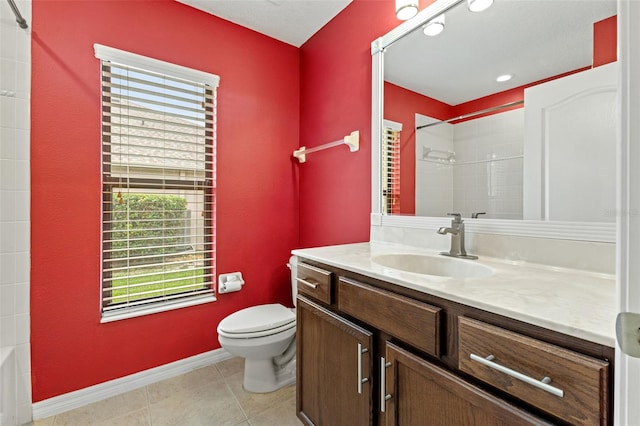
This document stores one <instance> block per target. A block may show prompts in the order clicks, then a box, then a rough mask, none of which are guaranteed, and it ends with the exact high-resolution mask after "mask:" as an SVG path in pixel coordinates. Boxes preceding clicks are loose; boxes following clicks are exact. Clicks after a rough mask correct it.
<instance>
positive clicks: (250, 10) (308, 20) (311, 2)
mask: <svg viewBox="0 0 640 426" xmlns="http://www.w3.org/2000/svg"><path fill="white" fill-rule="evenodd" d="M176 1H179V2H180V3H184V4H186V5H189V6H192V7H195V8H196V9H200V10H202V11H204V12H208V13H211V14H212V15H215V16H217V17H220V18H222V19H226V20H227V21H231V22H233V23H235V24H238V25H242V26H243V27H246V28H250V29H252V30H254V31H257V32H259V33H262V34H265V35H268V36H269V37H272V38H275V39H277V40H280V41H283V42H285V43H288V44H291V45H293V46H295V47H300V46H302V44H304V42H306V41H307V40H308V39H309V38H310V37H311V36H312V35H314V34H315V33H316V32H317V31H318V30H319V29H320V28H322V27H323V26H324V25H325V24H326V23H327V22H329V21H330V20H331V19H333V17H334V16H336V15H337V14H338V13H340V11H342V9H344V8H345V7H347V5H348V4H349V3H351V1H352V0H176Z"/></svg>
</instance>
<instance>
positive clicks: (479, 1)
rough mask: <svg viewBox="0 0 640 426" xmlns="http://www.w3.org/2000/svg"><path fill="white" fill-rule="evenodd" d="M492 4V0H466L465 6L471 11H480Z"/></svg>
mask: <svg viewBox="0 0 640 426" xmlns="http://www.w3.org/2000/svg"><path fill="white" fill-rule="evenodd" d="M492 4H493V0H467V8H468V9H469V10H470V11H472V12H482V11H483V10H486V9H488V8H489V7H490V6H491V5H492Z"/></svg>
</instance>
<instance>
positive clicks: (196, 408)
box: [149, 382, 247, 426]
mask: <svg viewBox="0 0 640 426" xmlns="http://www.w3.org/2000/svg"><path fill="white" fill-rule="evenodd" d="M149 411H150V413H151V424H152V425H153V426H164V425H167V426H169V425H190V426H191V425H193V426H199V425H203V426H204V425H207V426H218V425H220V426H222V425H229V426H232V425H237V424H238V423H242V422H243V421H245V420H246V419H247V417H246V416H245V414H244V412H243V411H242V408H241V407H240V404H239V403H238V401H237V399H236V398H235V396H234V395H233V393H232V392H231V390H230V389H229V388H228V386H227V385H226V384H225V383H224V382H222V383H221V384H216V385H215V386H201V387H199V388H198V389H193V391H192V392H187V391H184V392H180V393H179V394H176V395H175V396H173V397H170V398H165V399H163V400H162V401H160V402H158V403H155V404H151V405H150V406H149Z"/></svg>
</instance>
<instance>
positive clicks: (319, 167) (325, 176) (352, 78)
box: [300, 0, 431, 247]
mask: <svg viewBox="0 0 640 426" xmlns="http://www.w3.org/2000/svg"><path fill="white" fill-rule="evenodd" d="M422 3H424V4H422ZM428 3H431V2H421V8H422V7H425V6H426V5H427V4H428ZM399 23H400V21H398V20H397V19H396V18H395V2H394V1H393V0H379V1H371V0H354V1H353V2H352V3H351V4H350V5H349V6H348V7H347V8H345V10H343V11H342V13H340V14H339V15H338V16H336V18H334V19H333V20H332V21H330V22H329V23H328V24H327V25H325V26H324V27H323V28H322V29H321V30H320V31H319V32H318V33H316V34H315V35H314V36H313V37H312V38H311V39H310V40H309V41H307V42H306V43H305V44H304V45H303V46H302V47H301V49H300V135H301V140H300V144H301V145H305V146H307V147H310V146H316V145H321V144H323V143H327V142H331V141H335V140H337V139H341V138H342V137H344V136H345V135H348V134H349V133H350V132H351V131H353V130H359V131H360V150H359V151H358V152H355V153H351V152H349V150H348V149H347V148H346V147H342V146H341V147H338V148H332V149H329V150H326V151H320V152H318V153H314V154H312V155H310V156H309V158H308V159H307V162H306V163H305V164H304V165H302V166H301V167H300V245H301V246H304V247H310V246H319V245H328V244H341V243H350V242H360V241H368V240H369V217H370V212H371V42H372V41H373V40H375V39H376V38H378V37H380V36H382V35H384V34H385V33H387V32H388V31H389V30H390V29H392V28H393V27H395V26H396V25H398V24H399Z"/></svg>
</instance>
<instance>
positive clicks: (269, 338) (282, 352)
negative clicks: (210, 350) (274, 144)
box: [218, 256, 297, 393]
mask: <svg viewBox="0 0 640 426" xmlns="http://www.w3.org/2000/svg"><path fill="white" fill-rule="evenodd" d="M289 266H290V267H291V278H292V283H291V284H292V295H293V301H294V305H295V297H296V293H297V292H296V269H297V268H296V266H297V258H296V257H295V256H292V257H291V259H289ZM295 334H296V314H295V309H289V308H287V307H285V306H283V305H281V304H279V303H274V304H268V305H258V306H251V307H249V308H245V309H242V310H240V311H238V312H234V313H232V314H231V315H229V316H227V317H226V318H224V319H223V320H222V321H220V324H219V325H218V341H219V342H220V345H221V346H222V347H223V348H224V349H225V350H226V351H228V352H229V353H231V354H233V355H236V356H240V357H243V358H244V359H245V361H244V378H243V386H244V389H245V390H247V391H249V392H258V393H266V392H273V391H275V390H277V389H280V388H281V387H283V386H286V385H289V384H291V383H294V382H295V349H296V343H295Z"/></svg>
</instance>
